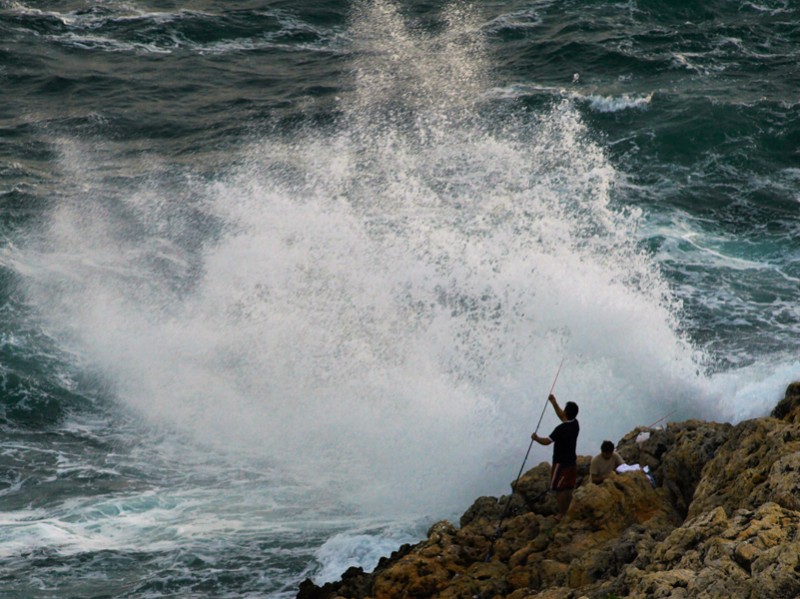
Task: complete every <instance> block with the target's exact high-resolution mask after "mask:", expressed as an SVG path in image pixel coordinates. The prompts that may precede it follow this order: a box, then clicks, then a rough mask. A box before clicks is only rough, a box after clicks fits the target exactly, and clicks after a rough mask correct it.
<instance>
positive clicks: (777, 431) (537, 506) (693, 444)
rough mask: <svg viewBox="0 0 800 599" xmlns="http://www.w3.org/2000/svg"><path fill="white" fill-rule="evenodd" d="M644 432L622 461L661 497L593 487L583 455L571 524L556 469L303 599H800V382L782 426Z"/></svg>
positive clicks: (776, 421) (619, 479)
mask: <svg viewBox="0 0 800 599" xmlns="http://www.w3.org/2000/svg"><path fill="white" fill-rule="evenodd" d="M643 430H644V429H636V430H634V431H631V432H630V433H628V434H627V435H626V436H625V437H624V438H623V439H622V440H621V441H620V442H619V444H618V446H617V451H618V452H619V453H620V454H621V455H622V457H623V458H625V461H626V462H628V463H638V464H641V465H642V466H645V465H647V466H649V468H650V471H651V473H652V475H653V478H654V479H655V483H656V484H655V487H654V486H653V485H652V484H651V481H650V480H649V479H648V478H647V476H645V475H644V474H643V473H641V472H630V473H625V474H619V475H616V476H613V477H611V478H610V479H608V480H606V481H604V482H603V483H602V484H601V485H594V484H591V483H589V482H588V467H589V460H590V458H589V457H581V458H579V471H580V474H579V477H581V478H582V479H583V484H580V486H579V487H578V488H577V489H576V491H575V494H574V497H573V501H572V504H571V506H570V509H569V512H568V514H567V515H566V517H565V518H564V519H563V520H561V521H560V522H557V521H556V519H555V518H554V514H555V501H554V499H553V497H552V496H551V494H550V493H547V492H546V491H545V489H546V484H547V479H548V475H549V465H548V464H546V463H543V464H540V465H538V466H536V467H535V468H533V469H531V470H529V471H528V472H527V473H525V474H524V475H523V476H522V478H520V481H519V484H518V485H517V488H516V492H515V493H513V494H512V495H510V496H506V497H501V498H500V499H497V498H494V497H481V498H479V499H478V500H476V501H475V503H474V504H473V505H472V507H470V508H469V510H467V512H466V513H465V514H464V515H463V516H462V517H461V521H460V522H459V526H455V525H454V524H451V523H450V522H447V521H442V522H438V523H436V524H434V525H433V526H432V527H431V529H430V531H429V532H428V537H427V539H426V540H424V541H422V542H420V543H418V544H416V545H414V546H403V547H401V548H400V549H399V550H398V551H397V552H395V553H394V554H392V556H390V557H388V558H384V559H382V560H381V562H380V563H379V564H378V566H377V568H376V569H375V571H374V572H372V573H365V572H363V571H361V570H360V569H357V568H351V569H350V570H348V571H347V572H345V573H344V575H343V577H342V579H341V580H340V581H338V582H335V583H329V584H326V585H323V586H322V587H318V586H315V585H314V584H313V583H312V582H311V581H308V580H307V581H306V582H304V583H303V584H302V585H301V587H300V592H299V594H298V599H332V598H338V597H342V598H348V599H349V598H352V599H363V598H367V597H371V598H375V599H389V598H405V597H421V598H422V597H424V598H434V597H436V598H443V599H444V598H464V599H467V598H469V599H472V598H487V599H488V598H495V597H510V598H513V599H523V598H534V597H535V598H540V599H545V598H565V599H566V598H569V599H579V598H583V597H588V598H592V599H594V598H603V599H611V598H614V597H648V598H650V597H699V598H702V597H708V598H712V597H713V598H717V597H748V598H771V599H772V598H776V599H777V598H782V597H786V598H795V597H800V383H793V384H791V385H790V386H789V387H788V388H787V390H786V396H785V398H784V399H783V400H782V401H781V402H780V403H779V404H778V405H777V406H776V408H775V409H774V410H773V412H772V414H771V416H769V417H765V418H758V419H754V420H748V421H745V422H741V423H739V424H737V425H731V424H719V423H713V422H702V421H697V420H690V421H686V422H680V423H670V424H668V425H667V426H666V427H664V428H661V429H657V430H650V431H648V432H649V433H650V437H649V439H647V440H646V441H644V442H643V443H637V442H636V438H637V435H639V433H640V432H642V431H643ZM503 515H505V517H502V516H503ZM498 525H499V526H498ZM487 558H488V559H487Z"/></svg>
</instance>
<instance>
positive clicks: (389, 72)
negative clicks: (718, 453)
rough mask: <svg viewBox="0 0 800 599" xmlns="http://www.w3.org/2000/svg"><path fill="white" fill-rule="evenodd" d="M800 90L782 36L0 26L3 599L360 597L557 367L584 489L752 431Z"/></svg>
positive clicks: (568, 18) (546, 2) (477, 466)
mask: <svg viewBox="0 0 800 599" xmlns="http://www.w3.org/2000/svg"><path fill="white" fill-rule="evenodd" d="M798 64H800V4H798V3H797V2H795V1H794V0H791V1H790V0H784V1H778V0H765V1H761V2H759V1H756V2H688V1H669V2H667V1H633V0H632V1H630V2H603V3H598V2H588V1H586V0H565V1H558V2H555V1H550V0H532V1H518V0H508V1H499V0H493V1H481V2H477V1H476V2H469V1H463V2H451V3H445V2H441V3H439V2H436V3H434V2H430V1H427V2H424V1H419V2H416V1H404V0H397V1H392V0H374V1H369V0H363V1H362V0H357V1H354V2H334V1H332V0H318V1H311V0H299V1H296V2H287V1H285V0H281V1H271V2H270V1H267V2H251V1H242V2H235V3H233V2H223V1H221V0H217V1H211V0H196V1H193V2H181V1H172V0H161V1H157V0H104V1H100V2H87V1H78V0H61V1H55V0H52V1H48V0H44V1H41V2H33V1H8V0H0V216H1V217H2V220H0V228H2V249H1V250H0V297H1V298H2V299H1V301H0V310H2V315H3V319H2V324H1V325H0V326H1V327H2V328H0V385H1V386H2V394H0V433H1V434H2V437H1V438H0V596H2V597H9V598H12V597H13V598H29V597H292V596H294V594H295V593H296V588H297V585H298V583H299V582H300V581H301V580H303V579H304V578H305V577H311V578H313V579H314V580H315V581H316V582H318V583H321V582H324V581H327V580H331V579H334V578H337V577H338V575H339V574H340V573H341V572H342V571H343V570H345V569H346V568H347V567H348V566H350V565H360V566H363V567H365V568H367V569H369V568H372V567H373V566H374V565H375V563H376V562H377V559H378V557H379V556H381V555H384V554H388V553H389V552H391V551H392V550H393V549H395V548H396V547H397V546H398V545H399V544H401V543H403V542H410V541H414V540H416V539H419V538H421V536H422V535H423V534H424V531H425V530H426V528H427V527H428V526H429V525H430V524H431V523H432V522H433V521H435V520H438V519H442V518H456V519H457V517H458V515H459V514H460V513H462V512H463V511H464V510H465V509H466V508H467V507H469V505H470V503H471V502H472V500H473V499H474V498H475V497H477V496H479V495H489V494H491V495H499V494H503V493H506V492H507V491H508V484H509V482H510V481H511V480H512V479H513V478H514V476H515V475H516V472H517V469H518V467H519V463H520V460H521V459H522V457H523V454H524V450H525V448H526V447H527V445H528V443H529V436H530V433H531V431H532V429H533V428H534V426H535V423H536V421H537V419H538V417H539V415H540V413H541V409H542V407H543V405H544V400H545V398H546V395H547V392H548V390H549V388H550V386H551V384H552V382H553V379H554V376H555V373H556V371H557V370H558V367H559V364H560V363H561V361H562V359H563V367H562V369H561V372H560V375H559V379H558V382H557V386H556V395H558V396H559V398H561V399H562V400H568V399H572V400H575V401H576V402H578V403H579V404H580V406H581V415H580V418H581V421H582V433H581V439H580V444H579V451H580V452H581V453H584V454H591V453H595V452H596V450H597V447H598V446H599V443H600V441H601V440H602V439H606V438H609V439H613V440H617V439H619V438H620V437H621V436H622V435H623V434H625V433H626V432H628V431H629V430H630V429H632V428H633V427H635V426H637V425H646V424H650V423H651V422H656V421H659V420H662V419H666V420H679V419H684V418H690V417H703V418H709V419H714V420H725V421H731V422H736V421H739V420H742V419H745V418H750V417H755V416H761V415H765V414H767V413H768V412H769V410H770V409H771V408H772V406H773V405H774V403H775V402H776V401H777V400H778V399H779V398H780V397H781V396H782V393H783V390H784V388H785V385H786V384H787V383H788V382H790V381H792V380H795V379H797V378H800V363H799V362H798V358H797V355H798V349H800V335H798V333H800V309H799V308H798V305H800V301H799V300H800V241H798V240H799V239H800V219H799V218H798V217H799V216H800V69H798V66H797V65H798ZM554 424H555V419H554V416H553V415H552V414H551V413H546V414H545V417H544V420H543V422H542V430H546V431H547V432H549V430H550V429H551V427H552V426H553V425H554ZM548 458H549V452H546V451H545V450H544V449H543V448H541V449H538V450H537V449H534V452H533V454H532V457H531V462H532V463H531V464H530V465H534V464H535V463H538V462H539V461H544V460H547V459H548Z"/></svg>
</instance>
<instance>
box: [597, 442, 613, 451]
mask: <svg viewBox="0 0 800 599" xmlns="http://www.w3.org/2000/svg"><path fill="white" fill-rule="evenodd" d="M600 451H602V452H606V451H614V444H613V443H612V442H611V441H603V443H602V444H601V445H600Z"/></svg>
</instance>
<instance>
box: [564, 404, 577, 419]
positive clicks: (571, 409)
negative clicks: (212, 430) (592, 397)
mask: <svg viewBox="0 0 800 599" xmlns="http://www.w3.org/2000/svg"><path fill="white" fill-rule="evenodd" d="M564 415H565V416H566V417H567V418H569V419H570V420H572V419H573V418H575V417H576V416H577V415H578V404H576V403H575V402H574V401H568V402H567V405H565V406H564Z"/></svg>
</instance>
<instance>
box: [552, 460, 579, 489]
mask: <svg viewBox="0 0 800 599" xmlns="http://www.w3.org/2000/svg"><path fill="white" fill-rule="evenodd" d="M577 480H578V466H577V465H576V464H573V465H572V466H562V465H561V464H553V467H552V468H551V469H550V490H551V491H569V490H571V489H574V488H575V482H576V481H577Z"/></svg>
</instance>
